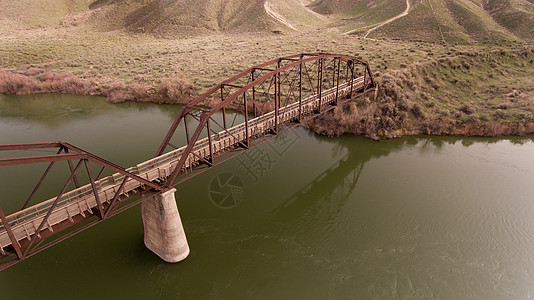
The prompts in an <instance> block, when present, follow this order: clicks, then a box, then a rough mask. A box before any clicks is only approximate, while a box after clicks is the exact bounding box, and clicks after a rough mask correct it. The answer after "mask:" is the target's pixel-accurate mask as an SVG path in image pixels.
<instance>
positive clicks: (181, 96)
mask: <svg viewBox="0 0 534 300" xmlns="http://www.w3.org/2000/svg"><path fill="white" fill-rule="evenodd" d="M7 73H9V75H10V76H11V79H12V80H13V81H12V82H6V81H5V79H6V76H5V75H6V74H7ZM2 76H3V77H2ZM0 78H3V79H4V81H2V82H0V94H3V95H29V94H44V93H60V94H73V95H89V96H102V97H106V101H108V102H110V103H121V102H125V101H131V102H145V103H155V104H178V105H185V104H187V103H188V102H189V101H191V100H192V99H193V98H194V97H195V96H196V95H195V94H194V92H193V88H192V86H191V85H190V84H188V83H187V82H185V81H182V80H178V82H174V83H173V82H172V81H167V82H164V83H161V84H160V85H158V86H154V85H144V86H140V85H136V86H129V85H126V84H124V83H123V82H121V81H118V80H105V81H102V80H101V81H97V80H96V79H81V78H78V77H76V76H74V75H72V74H71V73H68V72H65V73H51V72H45V71H44V70H32V69H29V70H26V71H23V70H9V71H6V70H0ZM8 79H9V78H8ZM9 89H10V90H9ZM6 91H12V92H11V93H10V92H7V93H6ZM384 93H385V91H384V90H382V91H381V92H380V93H379V99H377V100H376V101H374V102H371V101H370V100H369V99H368V98H366V99H363V100H362V101H360V102H353V103H347V104H346V105H345V107H342V108H341V107H340V108H336V109H335V110H333V111H331V112H328V113H327V114H325V115H323V116H320V117H318V118H316V119H314V120H311V121H309V122H308V123H307V124H305V127H306V128H307V129H309V130H311V131H313V132H314V133H316V134H320V135H324V136H340V135H345V134H350V135H359V136H364V137H366V138H370V139H372V140H381V139H391V138H400V137H405V136H417V135H428V136H456V137H504V136H526V135H531V134H534V121H532V120H525V121H515V122H514V121H504V120H503V121H497V120H487V121H473V120H470V121H462V120H461V119H444V118H442V117H438V118H425V117H422V116H421V115H420V116H419V118H417V117H415V118H406V119H402V120H401V121H400V122H397V123H390V124H389V126H387V125H386V126H383V125H384V123H388V122H387V121H386V122H384V121H383V119H385V118H388V116H387V112H383V111H382V110H379V109H376V108H377V107H378V106H380V105H377V104H380V103H382V106H383V105H384V104H386V105H393V106H399V105H395V103H387V100H386V101H385V97H384ZM215 104H216V103H215V102H212V101H208V102H207V103H203V106H206V107H213V106H215ZM372 106H375V107H374V109H369V108H370V107H372ZM401 108H402V105H401ZM355 110H357V111H358V113H357V116H356V118H358V120H357V121H360V122H361V123H362V124H361V126H354V124H355V123H354V120H356V119H355V118H351V116H354V115H355ZM364 111H367V113H366V114H362V112H364ZM378 111H382V113H377V112H378ZM410 114H411V115H412V116H415V115H416V114H414V112H413V108H412V109H411V111H410ZM369 119H371V120H375V121H377V122H371V123H370V122H369ZM351 121H352V122H351ZM365 123H367V124H365ZM381 124H382V125H381Z"/></svg>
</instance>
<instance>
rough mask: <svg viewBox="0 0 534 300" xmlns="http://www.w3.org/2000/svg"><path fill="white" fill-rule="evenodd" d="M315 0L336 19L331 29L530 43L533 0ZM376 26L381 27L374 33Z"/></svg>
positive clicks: (533, 27) (437, 39) (533, 29)
mask: <svg viewBox="0 0 534 300" xmlns="http://www.w3.org/2000/svg"><path fill="white" fill-rule="evenodd" d="M409 1H410V5H411V7H410V9H409V11H408V14H407V15H406V16H403V17H401V18H398V19H396V20H394V21H392V22H390V23H387V24H383V23H385V22H386V21H387V20H389V19H391V18H393V17H394V16H397V15H400V14H401V13H402V12H403V11H404V10H405V9H406V7H407V5H406V2H405V1H398V0H381V1H378V0H376V1H374V0H361V1H350V0H318V1H315V2H314V3H312V4H311V5H310V7H311V8H312V9H314V10H315V11H316V12H319V13H323V14H331V15H333V16H335V17H336V18H337V21H336V22H334V23H332V26H335V27H338V28H339V29H340V30H341V31H343V32H347V33H351V34H356V35H366V34H367V33H368V31H369V30H371V29H373V28H374V27H377V28H376V30H374V29H373V30H372V32H369V37H375V38H376V37H381V38H383V37H389V38H400V39H408V40H424V41H431V42H440V41H441V42H446V43H453V42H457V43H469V42H472V41H491V42H501V41H510V40H518V39H530V40H532V39H534V4H533V3H532V1H531V0H409ZM378 27H379V28H378Z"/></svg>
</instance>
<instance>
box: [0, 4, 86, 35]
mask: <svg viewBox="0 0 534 300" xmlns="http://www.w3.org/2000/svg"><path fill="white" fill-rule="evenodd" d="M91 2H92V1H91V0H69V1H61V0H39V1H33V0H16V1H10V0H2V1H0V24H3V25H4V26H2V27H4V28H5V26H7V25H8V24H9V25H10V26H12V27H13V28H18V29H34V28H42V27H56V26H59V25H60V23H61V21H62V20H64V19H65V18H66V16H68V15H70V14H77V13H81V12H83V11H86V10H87V9H88V7H89V5H90V3H91Z"/></svg>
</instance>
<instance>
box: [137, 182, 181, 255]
mask: <svg viewBox="0 0 534 300" xmlns="http://www.w3.org/2000/svg"><path fill="white" fill-rule="evenodd" d="M174 192H176V189H171V190H168V191H166V192H164V193H161V194H158V195H156V196H154V197H152V198H149V199H147V200H145V201H143V203H142V204H141V212H142V217H143V226H144V233H145V238H144V240H145V246H146V247H147V248H148V249H150V250H151V251H152V252H154V253H156V254H157V255H158V256H159V257H161V258H162V259H163V260H164V261H166V262H173V263H174V262H179V261H181V260H184V259H185V258H186V257H187V255H189V245H188V244H187V239H186V237H185V231H184V228H183V226H182V220H181V219H180V213H179V212H178V206H177V205H176V200H175V198H174Z"/></svg>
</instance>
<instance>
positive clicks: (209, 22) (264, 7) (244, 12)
mask: <svg viewBox="0 0 534 300" xmlns="http://www.w3.org/2000/svg"><path fill="white" fill-rule="evenodd" d="M91 9H92V11H93V13H92V17H91V18H90V23H91V24H94V25H95V26H97V27H98V28H101V29H104V30H115V29H123V28H126V29H128V30H130V31H134V32H143V33H152V34H154V35H156V36H164V37H181V36H190V35H195V34H209V33H214V32H257V31H275V32H290V31H306V30H310V29H315V28H317V27H320V26H322V25H324V23H326V21H327V19H326V18H325V17H323V16H321V15H319V14H317V13H315V12H313V11H311V10H310V9H308V8H306V7H305V6H304V5H303V3H302V2H300V1H298V0H231V1H230V0H162V1H159V0H152V1H148V0H99V1H97V2H95V3H94V4H93V5H91Z"/></svg>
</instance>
